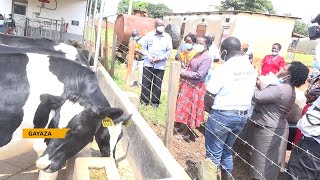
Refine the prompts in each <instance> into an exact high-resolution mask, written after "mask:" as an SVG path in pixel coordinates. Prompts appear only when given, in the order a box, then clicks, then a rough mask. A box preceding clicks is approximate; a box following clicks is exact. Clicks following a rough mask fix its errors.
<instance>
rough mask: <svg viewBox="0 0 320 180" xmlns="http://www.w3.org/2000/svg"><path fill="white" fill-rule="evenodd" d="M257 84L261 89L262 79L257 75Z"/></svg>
mask: <svg viewBox="0 0 320 180" xmlns="http://www.w3.org/2000/svg"><path fill="white" fill-rule="evenodd" d="M256 86H257V88H258V89H259V90H261V80H260V78H259V77H257V82H256Z"/></svg>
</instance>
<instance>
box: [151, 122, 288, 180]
mask: <svg viewBox="0 0 320 180" xmlns="http://www.w3.org/2000/svg"><path fill="white" fill-rule="evenodd" d="M148 123H149V125H150V127H151V128H152V129H153V130H154V131H155V132H156V134H157V135H158V137H159V138H161V139H162V140H163V137H164V134H165V128H164V127H161V126H157V125H155V124H153V123H150V122H148ZM203 132H204V130H203V129H195V130H194V135H195V136H196V138H194V137H192V138H190V140H189V141H185V140H183V139H181V138H179V136H178V135H175V136H174V140H173V147H174V149H173V151H174V152H173V153H172V154H173V156H174V158H175V159H176V160H177V161H178V163H179V164H181V166H183V167H184V169H185V171H186V172H187V174H188V175H189V176H190V177H191V179H196V177H197V171H198V170H197V168H196V163H197V162H199V161H202V160H204V159H205V146H204V141H205V138H204V133H203ZM233 149H234V151H235V152H237V153H239V156H240V157H241V158H243V159H245V160H246V161H247V162H249V156H248V154H247V153H246V152H247V148H246V147H245V146H244V144H243V143H241V141H239V140H237V141H236V143H235V144H234V146H233ZM239 156H234V170H233V173H232V175H233V178H234V179H235V180H247V179H249V176H248V173H249V168H250V167H249V165H248V164H246V163H245V162H244V161H243V160H242V159H241V158H240V157H239ZM289 158H290V151H287V156H286V162H288V160H289ZM218 179H220V178H219V177H218ZM279 180H282V175H281V176H280V177H279Z"/></svg>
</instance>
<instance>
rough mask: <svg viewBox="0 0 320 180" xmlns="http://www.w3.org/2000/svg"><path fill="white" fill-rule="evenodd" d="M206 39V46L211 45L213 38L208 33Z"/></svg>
mask: <svg viewBox="0 0 320 180" xmlns="http://www.w3.org/2000/svg"><path fill="white" fill-rule="evenodd" d="M206 37H207V40H208V47H210V46H212V44H213V39H212V38H211V37H210V35H208V36H206Z"/></svg>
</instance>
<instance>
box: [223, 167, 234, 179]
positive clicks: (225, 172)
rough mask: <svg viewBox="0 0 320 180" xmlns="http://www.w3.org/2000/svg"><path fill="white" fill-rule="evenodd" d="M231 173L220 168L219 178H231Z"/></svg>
mask: <svg viewBox="0 0 320 180" xmlns="http://www.w3.org/2000/svg"><path fill="white" fill-rule="evenodd" d="M232 179H233V177H232V175H231V173H228V171H226V170H225V169H223V168H221V180H232Z"/></svg>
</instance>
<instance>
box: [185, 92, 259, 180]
mask: <svg viewBox="0 0 320 180" xmlns="http://www.w3.org/2000/svg"><path fill="white" fill-rule="evenodd" d="M199 90H200V88H199ZM186 100H187V101H189V102H190V103H191V104H193V105H195V104H194V103H192V102H191V101H190V100H189V99H186ZM187 112H188V113H189V114H190V115H192V113H191V112H190V111H187ZM200 126H203V127H204V128H205V129H206V130H207V131H208V132H210V133H211V134H212V135H214V136H215V137H216V138H217V139H219V141H221V142H222V143H223V144H224V145H226V146H227V147H228V148H229V149H230V150H231V151H232V152H233V153H234V154H235V156H237V157H239V158H240V159H241V160H242V161H243V162H244V163H245V164H248V165H249V166H250V167H251V168H253V169H254V170H255V171H256V172H257V173H258V174H259V175H260V176H261V177H262V178H263V179H264V180H265V178H264V177H263V175H262V174H261V173H260V172H259V171H258V170H257V169H255V168H254V166H253V165H251V164H250V163H249V162H248V161H246V160H245V159H244V158H242V157H241V156H240V155H239V153H237V152H235V151H234V150H233V149H232V148H231V147H230V146H229V145H227V144H226V143H225V142H224V141H223V140H221V139H220V138H219V137H218V136H217V135H216V134H215V133H213V132H211V131H210V130H209V129H207V127H205V126H204V125H202V124H201V125H200ZM185 127H187V128H188V129H189V131H190V132H192V133H193V130H192V129H191V128H190V127H189V126H188V125H187V124H185ZM216 130H218V129H216ZM218 131H219V130H218ZM193 135H194V136H195V134H194V133H193ZM195 137H196V136H195ZM206 152H208V153H209V154H210V155H211V157H213V158H216V157H215V156H214V155H213V154H212V153H211V152H210V151H208V150H207V149H206ZM220 166H221V167H222V168H224V169H225V167H224V166H223V165H222V164H220ZM227 172H228V171H227ZM228 174H229V175H231V177H232V178H233V176H232V174H231V173H230V172H228ZM233 179H234V178H233Z"/></svg>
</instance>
